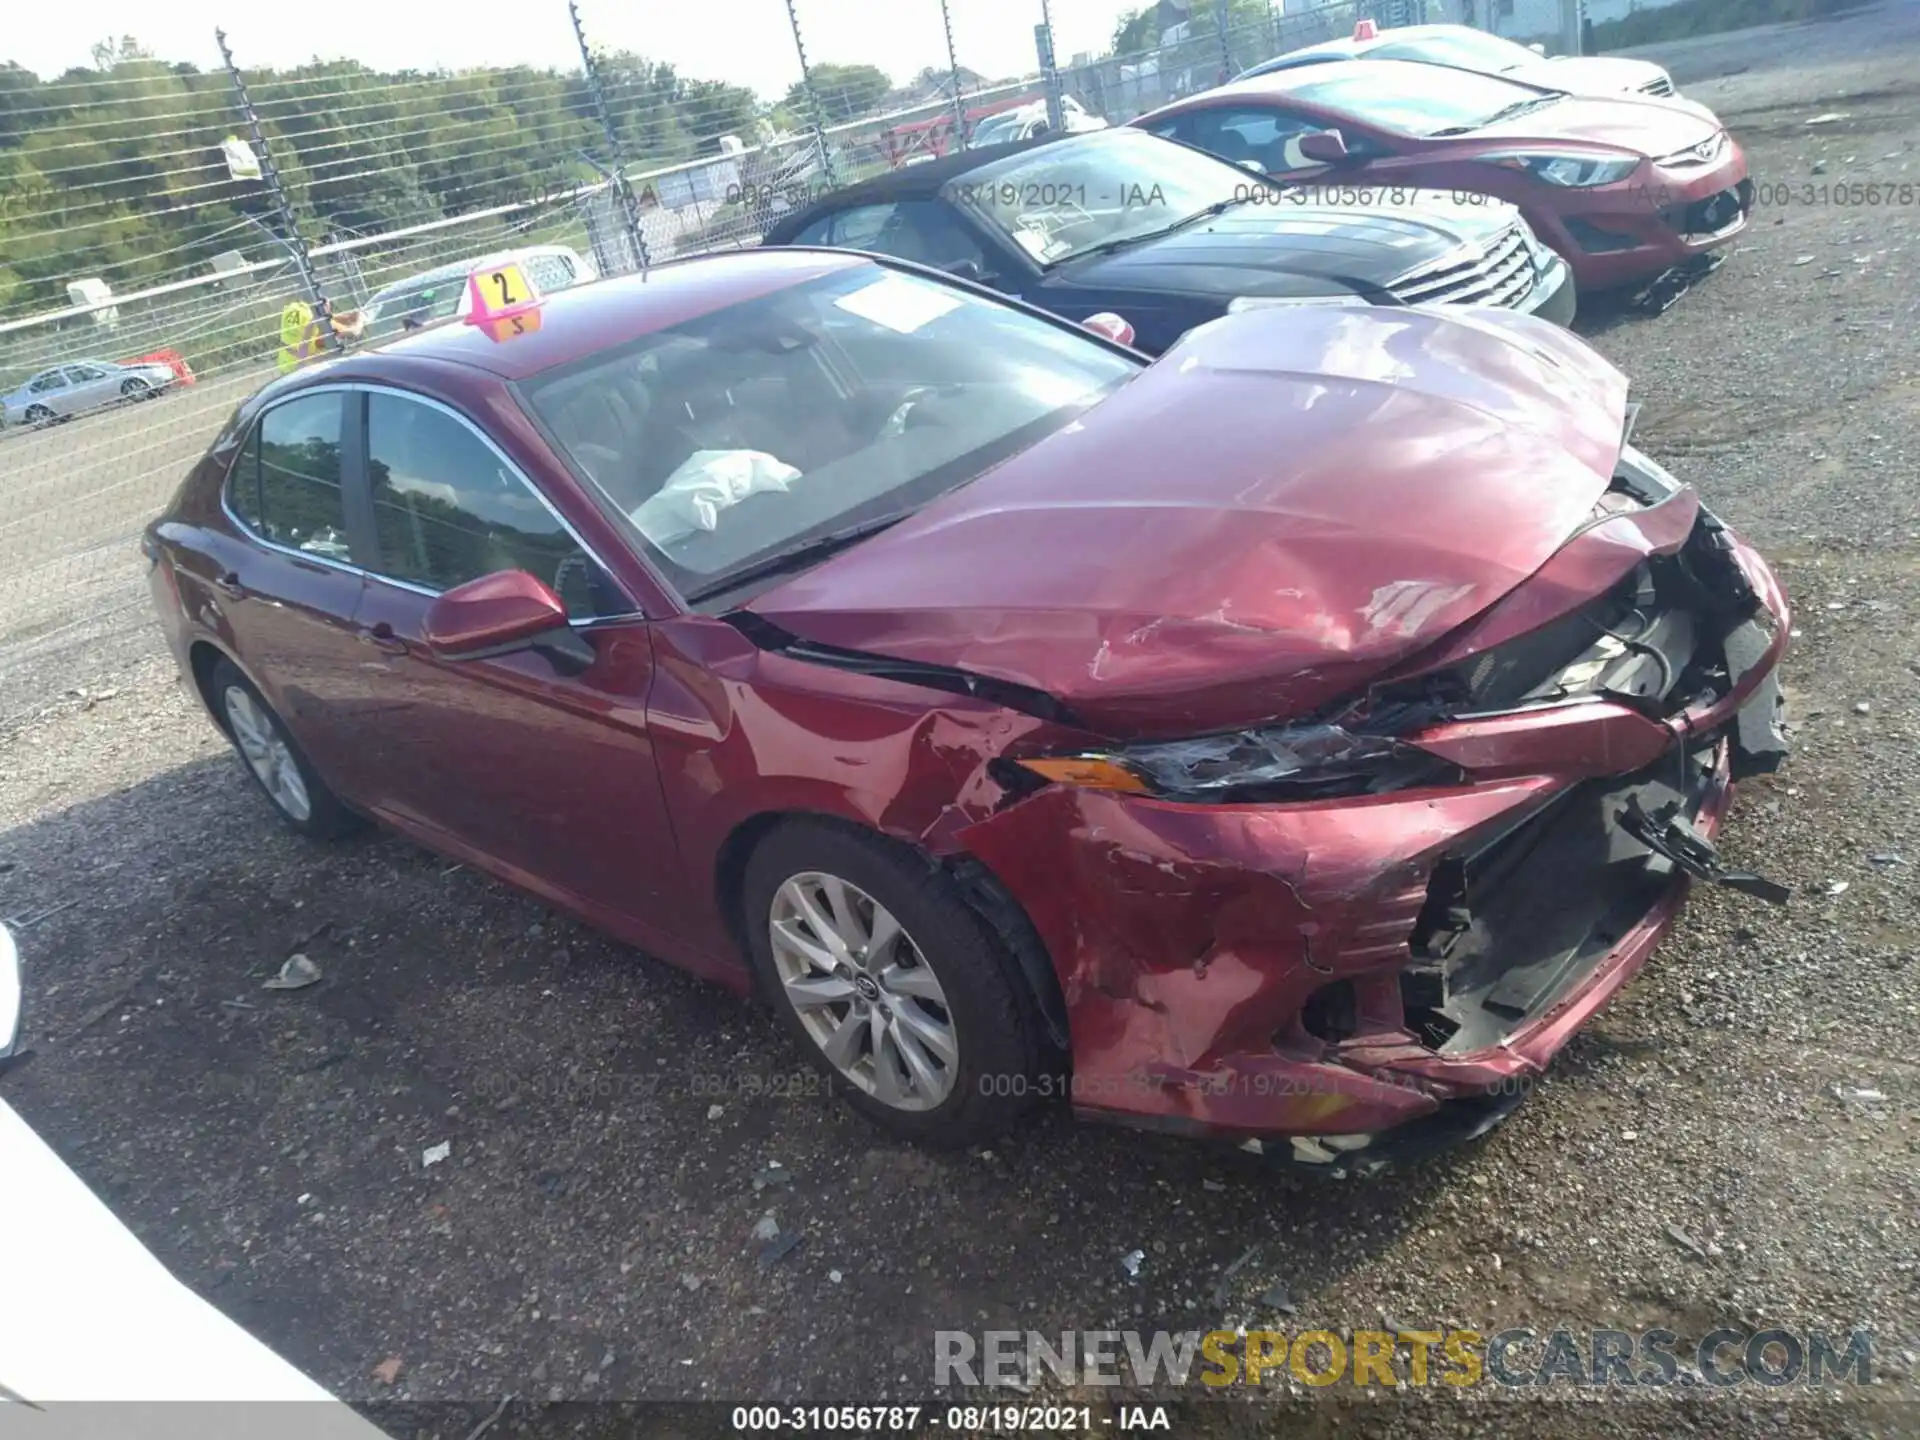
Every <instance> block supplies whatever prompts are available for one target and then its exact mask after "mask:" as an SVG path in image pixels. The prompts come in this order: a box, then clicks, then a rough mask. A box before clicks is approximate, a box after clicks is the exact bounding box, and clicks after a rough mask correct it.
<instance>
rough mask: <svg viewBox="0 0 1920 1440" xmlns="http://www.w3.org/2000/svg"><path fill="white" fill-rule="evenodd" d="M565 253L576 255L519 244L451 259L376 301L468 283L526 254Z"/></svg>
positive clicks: (389, 288) (390, 287) (386, 289)
mask: <svg viewBox="0 0 1920 1440" xmlns="http://www.w3.org/2000/svg"><path fill="white" fill-rule="evenodd" d="M562 250H564V251H566V252H567V253H568V254H573V253H574V251H573V250H572V249H571V248H570V247H568V246H565V245H518V246H515V247H514V248H513V249H511V250H489V251H488V252H487V253H486V254H485V255H478V256H475V257H474V258H473V259H471V260H449V261H448V262H447V263H446V264H444V265H435V266H432V267H431V268H430V269H426V270H416V271H414V272H413V274H411V275H408V276H406V277H405V278H404V279H400V280H395V281H393V282H392V283H390V284H387V285H382V286H381V287H380V288H379V289H378V290H377V291H375V292H374V296H373V298H374V299H375V300H378V299H380V297H381V296H383V295H390V294H392V293H394V292H395V291H399V290H405V289H407V288H408V287H410V286H414V285H429V284H432V285H443V284H445V283H446V282H447V281H449V280H464V279H466V277H467V276H469V275H471V274H472V273H473V272H474V271H476V270H478V269H480V268H481V267H482V266H483V265H498V264H501V263H502V262H504V261H507V260H514V259H518V258H519V257H520V256H522V255H551V254H554V253H556V252H558V251H562Z"/></svg>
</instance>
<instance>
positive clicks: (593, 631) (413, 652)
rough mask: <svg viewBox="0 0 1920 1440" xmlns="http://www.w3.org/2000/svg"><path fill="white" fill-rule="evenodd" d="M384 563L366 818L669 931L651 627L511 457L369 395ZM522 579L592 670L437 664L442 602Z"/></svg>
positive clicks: (559, 660) (439, 410)
mask: <svg viewBox="0 0 1920 1440" xmlns="http://www.w3.org/2000/svg"><path fill="white" fill-rule="evenodd" d="M363 398H364V403H365V406H366V410H365V417H366V418H365V425H366V437H367V440H366V444H367V448H366V483H367V489H368V495H369V499H370V503H371V508H372V514H373V528H374V530H375V533H376V536H377V544H378V554H377V556H376V557H375V558H374V560H373V561H372V563H371V564H370V565H369V567H368V568H369V574H368V578H367V585H366V591H365V594H364V595H363V596H362V599H361V603H360V609H359V614H358V617H357V628H358V629H359V632H360V634H361V636H362V637H363V639H364V640H365V642H366V644H367V645H368V647H370V651H371V653H372V655H373V656H374V657H375V663H374V672H375V674H374V678H375V680H376V685H375V690H374V698H376V699H377V704H376V706H375V713H376V716H377V719H376V721H375V723H374V724H373V725H372V726H370V727H369V731H368V734H367V736H366V737H365V745H366V749H367V755H366V762H365V763H366V765H367V767H368V773H369V774H370V775H371V777H372V779H373V785H372V788H371V791H370V794H369V801H368V803H369V804H370V805H371V806H372V807H373V808H375V809H377V810H378V811H379V812H380V813H382V814H384V815H385V816H387V817H388V818H390V819H392V820H393V821H395V822H396V823H399V824H401V825H403V826H404V827H406V828H408V829H411V830H412V831H414V832H415V833H416V834H418V835H419V836H420V837H421V838H423V839H426V840H427V841H428V843H432V844H437V845H441V846H444V847H445V848H449V849H453V850H455V851H457V852H466V853H470V854H472V855H474V857H475V858H477V859H479V860H481V861H482V862H483V863H487V862H491V868H493V869H495V870H496V871H498V872H499V873H502V874H505V875H506V876H507V877H508V878H510V879H516V880H519V881H520V882H521V883H527V882H529V881H531V882H533V883H534V886H535V888H538V889H543V890H546V891H548V892H549V893H552V894H554V895H555V896H556V898H560V899H562V900H565V901H568V902H571V903H574V904H584V905H585V906H588V907H595V908H599V909H600V910H602V911H603V912H604V914H603V922H602V923H609V924H613V925H614V928H616V929H629V933H630V927H628V926H625V925H623V924H621V923H620V922H621V921H630V920H636V919H637V920H639V921H640V922H641V923H643V924H647V925H654V926H658V928H662V929H671V928H673V927H672V926H671V924H668V923H664V922H663V916H662V911H663V909H665V910H671V909H672V908H673V907H672V905H671V903H670V901H669V898H668V897H671V896H674V895H677V894H679V893H680V889H679V887H680V875H679V858H678V852H677V850H676V848H675V845H674V843H673V838H672V833H671V831H670V830H669V828H668V823H667V815H666V807H665V803H664V800H663V797H662V792H661V788H660V781H659V777H658V774H657V772H656V770H655V763H654V755H653V744H652V739H651V737H650V736H649V734H648V731H647V723H646V698H647V691H648V689H649V687H650V685H651V682H652V678H653V650H652V636H651V632H650V630H649V628H648V625H647V622H646V620H645V619H644V618H643V617H641V616H640V615H638V614H637V613H635V607H634V605H633V604H632V602H631V601H630V600H629V599H628V598H627V597H626V596H625V595H624V594H623V593H621V591H620V590H619V588H618V587H617V586H616V585H615V584H614V583H613V581H612V580H611V579H609V578H608V577H607V575H606V572H605V571H604V570H603V569H602V567H601V565H600V564H599V562H598V561H597V560H596V559H595V558H594V557H593V555H592V554H591V553H589V551H588V550H587V548H586V547H585V545H584V544H582V542H581V541H580V540H579V539H578V538H577V537H576V536H575V535H574V534H573V533H572V531H571V529H570V528H569V527H568V526H567V525H566V523H565V522H564V521H563V520H562V519H561V518H560V516H559V514H558V512H557V511H555V510H554V509H553V507H552V506H551V505H550V504H548V502H547V501H546V500H545V498H544V497H543V496H542V495H541V494H540V493H539V491H538V489H537V488H536V487H535V486H534V485H533V484H532V483H531V482H530V481H529V480H528V479H527V477H526V476H525V475H524V474H523V473H522V472H521V471H520V469H519V468H518V467H517V466H515V465H514V464H513V462H512V461H510V460H509V459H508V458H507V457H506V455H505V454H504V453H503V452H501V451H500V450H499V449H498V448H497V447H495V446H494V445H493V444H492V443H491V442H490V441H489V440H487V439H486V438H485V436H484V435H483V434H482V433H481V432H480V430H479V429H478V428H477V427H475V426H474V425H473V424H471V423H470V422H469V421H468V420H467V419H466V418H465V417H464V416H462V415H460V414H458V413H457V412H455V411H454V410H452V409H450V408H448V407H446V406H443V405H441V404H439V403H438V402H433V401H428V400H425V399H422V398H420V397H416V396H409V395H405V394H402V393H400V392H398V391H389V390H380V389H375V390H370V391H368V392H366V394H365V395H364V397H363ZM501 570H525V571H527V572H528V573H530V574H532V575H534V576H536V577H538V578H539V579H540V580H542V581H544V582H545V583H546V584H548V585H550V586H551V587H553V589H554V590H555V591H556V592H557V593H558V594H559V595H560V597H561V598H562V599H563V600H564V601H565V602H566V605H567V610H568V614H569V616H570V617H571V618H572V621H573V631H574V634H575V635H577V636H578V637H579V638H581V639H582V640H584V641H585V642H586V644H587V646H588V647H590V649H591V651H592V659H591V663H588V664H586V665H584V666H580V665H578V664H573V663H568V662H567V661H566V660H565V658H564V657H561V656H556V655H554V654H550V653H544V652H541V651H538V650H525V651H520V652H516V653H514V654H509V655H502V656H498V657H496V658H492V659H484V660H459V661H453V660H442V659H439V658H436V657H435V656H434V655H432V654H431V653H430V652H429V651H428V650H427V649H426V647H425V645H424V644H423V643H422V641H421V631H422V626H423V621H424V619H425V616H426V613H427V607H428V606H430V605H431V604H432V603H433V601H434V599H435V597H436V596H438V595H439V594H441V593H442V592H443V591H446V590H449V589H451V588H453V587H454V586H456V585H461V584H464V583H465V582H467V581H469V580H477V579H479V578H480V577H481V576H482V575H488V574H493V573H495V572H497V571H501Z"/></svg>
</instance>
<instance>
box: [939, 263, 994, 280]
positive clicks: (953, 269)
mask: <svg viewBox="0 0 1920 1440" xmlns="http://www.w3.org/2000/svg"><path fill="white" fill-rule="evenodd" d="M940 268H941V269H942V270H944V271H946V272H947V274H949V275H952V276H955V277H956V278H958V279H961V280H971V281H973V283H974V284H976V285H979V284H982V283H984V282H985V280H986V278H987V276H986V272H985V271H983V270H982V269H981V268H980V262H979V261H978V260H956V261H954V262H953V263H952V264H951V265H942V266H941V267H940Z"/></svg>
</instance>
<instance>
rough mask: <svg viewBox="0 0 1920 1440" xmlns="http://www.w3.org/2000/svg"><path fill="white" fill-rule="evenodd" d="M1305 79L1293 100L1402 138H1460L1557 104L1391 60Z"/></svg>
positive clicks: (1504, 83) (1518, 88)
mask: <svg viewBox="0 0 1920 1440" xmlns="http://www.w3.org/2000/svg"><path fill="white" fill-rule="evenodd" d="M1309 73H1311V74H1312V76H1313V78H1312V79H1311V80H1310V81H1308V82H1307V83H1306V84H1303V85H1298V86H1295V87H1294V88H1293V91H1292V92H1291V93H1292V95H1293V98H1295V99H1297V100H1299V101H1300V102H1301V103H1302V104H1306V105H1321V106H1325V107H1326V108H1327V109H1329V110H1333V111H1337V112H1340V113H1343V114H1347V115H1351V116H1353V117H1354V118H1355V119H1356V120H1361V121H1364V122H1366V123H1367V124H1369V125H1378V126H1379V127H1380V128H1381V129H1383V130H1395V131H1398V132H1399V133H1400V134H1402V135H1423V136H1424V135H1438V134H1441V133H1442V132H1445V133H1447V134H1464V133H1465V132H1466V131H1468V130H1478V129H1479V128H1480V127H1481V126H1482V125H1485V124H1488V123H1489V122H1490V121H1492V119H1493V118H1494V117H1495V116H1496V115H1499V114H1501V113H1502V112H1504V111H1507V110H1512V109H1515V108H1517V107H1519V106H1522V105H1528V104H1537V103H1540V102H1543V101H1548V100H1553V99H1556V98H1558V97H1557V96H1556V95H1555V94H1554V93H1553V92H1551V91H1546V90H1536V89H1534V88H1533V87H1532V86H1531V85H1516V84H1514V83H1513V82H1512V81H1511V80H1497V79H1495V78H1494V77H1493V76H1491V75H1476V74H1473V73H1471V72H1469V71H1465V70H1444V69H1440V68H1439V67H1437V66H1433V65H1409V64H1402V63H1398V62H1395V61H1390V60H1389V61H1383V62H1380V63H1378V64H1376V65H1368V64H1366V63H1365V62H1360V63H1358V64H1355V65H1353V66H1345V65H1341V66H1334V67H1332V68H1330V69H1328V70H1327V71H1326V72H1325V73H1321V72H1319V71H1317V70H1316V71H1312V72H1309Z"/></svg>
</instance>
